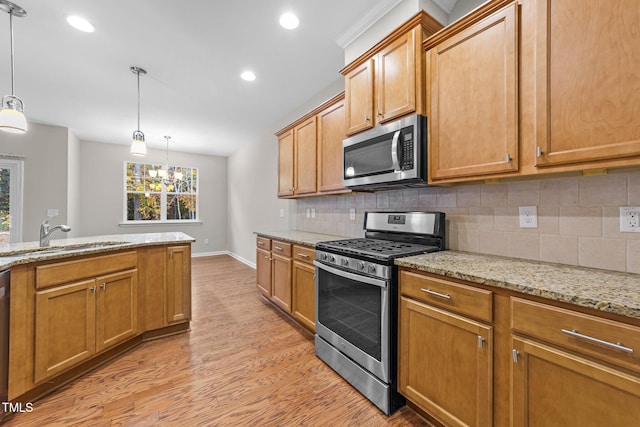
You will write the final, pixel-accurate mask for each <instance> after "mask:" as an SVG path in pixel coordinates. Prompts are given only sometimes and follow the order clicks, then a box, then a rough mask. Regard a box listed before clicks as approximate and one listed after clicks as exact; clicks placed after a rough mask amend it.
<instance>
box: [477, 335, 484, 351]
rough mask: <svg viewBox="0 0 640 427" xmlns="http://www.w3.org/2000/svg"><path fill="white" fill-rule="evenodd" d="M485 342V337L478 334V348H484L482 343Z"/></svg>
mask: <svg viewBox="0 0 640 427" xmlns="http://www.w3.org/2000/svg"><path fill="white" fill-rule="evenodd" d="M483 342H484V338H482V337H481V336H480V335H478V348H482V343H483Z"/></svg>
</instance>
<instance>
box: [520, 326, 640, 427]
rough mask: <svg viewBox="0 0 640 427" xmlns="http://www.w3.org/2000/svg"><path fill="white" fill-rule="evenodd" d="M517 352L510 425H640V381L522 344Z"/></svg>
mask: <svg viewBox="0 0 640 427" xmlns="http://www.w3.org/2000/svg"><path fill="white" fill-rule="evenodd" d="M513 351H514V363H513V369H512V387H513V390H512V416H513V419H512V425H514V426H563V427H571V426H576V427H588V426H593V427H596V426H632V425H638V423H639V420H640V378H639V377H638V376H637V375H630V374H629V373H626V372H624V371H622V370H619V369H616V368H613V367H611V366H607V365H605V364H600V363H598V362H596V361H594V360H590V359H587V358H584V357H581V356H578V355H575V354H572V353H569V352H567V351H563V350H560V349H557V348H553V347H550V346H547V345H544V344H542V343H539V342H536V341H533V340H528V339H524V338H518V337H514V338H513ZM516 352H517V353H516Z"/></svg>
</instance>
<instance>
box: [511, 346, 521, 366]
mask: <svg viewBox="0 0 640 427" xmlns="http://www.w3.org/2000/svg"><path fill="white" fill-rule="evenodd" d="M518 356H520V352H519V351H518V350H516V349H515V348H514V349H513V350H511V357H512V358H513V363H518Z"/></svg>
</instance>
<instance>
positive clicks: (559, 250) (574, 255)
mask: <svg viewBox="0 0 640 427" xmlns="http://www.w3.org/2000/svg"><path fill="white" fill-rule="evenodd" d="M519 206H537V210H538V228H534V229H528V228H520V226H519V218H518V213H519V210H518V208H519ZM622 206H640V171H631V172H629V171H618V172H610V173H609V174H608V175H598V176H572V177H562V178H541V179H536V180H530V181H518V182H501V183H497V184H469V185H458V186H451V187H427V188H420V189H405V190H394V191H384V192H376V193H357V194H347V195H339V196H325V197H314V198H309V199H298V200H297V201H296V203H295V208H294V209H295V216H296V217H295V220H296V228H297V229H298V230H303V231H312V232H317V233H326V234H335V235H340V236H347V237H362V236H363V235H364V231H363V230H362V225H363V221H364V212H365V211H374V210H379V211H390V210H403V211H409V210H421V211H425V210H427V211H428V210H432V211H441V212H445V213H446V215H447V248H448V249H452V250H458V251H466V252H478V253H483V254H495V255H504V256H510V257H516V258H525V259H531V260H541V261H548V262H556V263H562V264H571V265H580V266H584V267H593V268H602V269H608V270H616V271H626V272H630V273H640V233H621V232H620V224H619V217H620V207H622ZM351 208H355V210H356V219H355V220H351V219H350V209H351ZM312 209H315V218H311V217H309V218H307V210H309V213H310V212H311V210H312Z"/></svg>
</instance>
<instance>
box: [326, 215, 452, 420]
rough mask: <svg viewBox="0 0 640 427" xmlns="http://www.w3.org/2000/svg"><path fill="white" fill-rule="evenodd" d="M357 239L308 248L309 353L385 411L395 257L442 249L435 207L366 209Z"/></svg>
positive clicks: (392, 366)
mask: <svg viewBox="0 0 640 427" xmlns="http://www.w3.org/2000/svg"><path fill="white" fill-rule="evenodd" d="M364 228H365V238H363V239H346V240H335V241H330V242H321V243H318V244H317V245H316V260H315V261H314V265H315V266H316V337H315V348H316V354H317V355H318V357H320V359H322V360H323V361H324V362H325V363H327V364H328V365H329V366H331V367H332V368H333V369H334V370H335V371H336V372H337V373H338V374H340V375H341V376H342V377H343V378H345V379H346V380H347V381H348V382H349V383H351V385H353V386H354V387H355V388H356V389H358V390H359V391H360V392H361V393H362V394H363V395H365V396H366V397H367V398H368V399H369V400H371V401H372V402H373V403H374V404H375V405H376V406H378V408H380V409H381V410H382V411H383V412H384V413H385V414H387V415H390V414H391V413H393V412H394V411H395V410H396V409H397V408H398V407H400V406H402V405H403V404H404V399H403V398H402V396H400V395H399V394H398V393H397V391H396V365H397V362H396V350H397V305H398V274H397V267H396V266H395V265H394V262H393V260H394V259H395V258H398V257H405V256H410V255H417V254H422V253H428V252H435V251H441V250H444V244H445V215H444V213H442V212H367V213H366V214H365V221H364Z"/></svg>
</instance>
